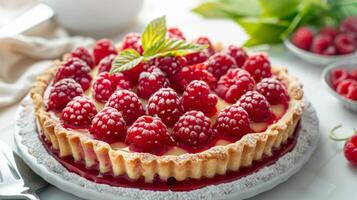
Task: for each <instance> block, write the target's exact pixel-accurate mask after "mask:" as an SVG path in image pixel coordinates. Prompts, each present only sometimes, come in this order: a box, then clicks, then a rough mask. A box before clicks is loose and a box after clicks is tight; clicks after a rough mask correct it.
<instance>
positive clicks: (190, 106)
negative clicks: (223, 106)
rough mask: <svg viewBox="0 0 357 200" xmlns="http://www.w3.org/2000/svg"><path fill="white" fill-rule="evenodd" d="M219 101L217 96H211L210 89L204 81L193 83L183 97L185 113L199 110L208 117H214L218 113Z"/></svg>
mask: <svg viewBox="0 0 357 200" xmlns="http://www.w3.org/2000/svg"><path fill="white" fill-rule="evenodd" d="M217 101H218V98H217V96H216V95H215V94H210V88H209V86H208V85H207V83H206V82H204V81H197V80H194V81H192V82H191V83H190V84H189V85H188V86H187V87H186V89H185V92H184V93H183V95H182V104H183V107H184V108H185V111H190V110H198V111H202V112H203V113H205V114H206V115H207V116H213V115H214V114H215V113H216V112H217V108H216V104H217Z"/></svg>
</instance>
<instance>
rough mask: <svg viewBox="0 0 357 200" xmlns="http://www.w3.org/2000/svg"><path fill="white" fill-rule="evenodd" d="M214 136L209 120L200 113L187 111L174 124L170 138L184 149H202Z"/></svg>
mask: <svg viewBox="0 0 357 200" xmlns="http://www.w3.org/2000/svg"><path fill="white" fill-rule="evenodd" d="M215 136H216V133H215V130H214V129H213V128H212V127H211V120H210V119H209V118H208V117H206V116H205V115H204V114H203V112H201V111H196V110H194V111H189V112H186V113H185V114H184V115H182V116H181V117H180V119H179V120H178V121H177V122H176V124H175V126H174V128H173V131H172V137H173V139H174V141H175V142H177V143H178V144H179V145H180V146H183V147H184V148H187V147H188V148H189V149H191V148H193V149H197V148H202V147H206V145H207V144H208V143H209V142H210V141H211V140H212V139H213V138H214V137H215Z"/></svg>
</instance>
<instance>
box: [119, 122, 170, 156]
mask: <svg viewBox="0 0 357 200" xmlns="http://www.w3.org/2000/svg"><path fill="white" fill-rule="evenodd" d="M125 142H126V143H127V144H129V145H130V146H129V148H130V149H131V150H133V151H138V152H148V153H152V154H156V155H162V154H164V153H165V152H166V150H167V147H168V146H171V145H172V140H171V138H170V136H169V132H168V130H167V127H166V126H165V124H164V123H162V122H161V120H160V118H158V117H151V116H141V117H139V118H138V119H137V120H136V121H135V122H134V124H133V125H132V126H131V127H130V128H129V129H128V135H127V137H126V140H125Z"/></svg>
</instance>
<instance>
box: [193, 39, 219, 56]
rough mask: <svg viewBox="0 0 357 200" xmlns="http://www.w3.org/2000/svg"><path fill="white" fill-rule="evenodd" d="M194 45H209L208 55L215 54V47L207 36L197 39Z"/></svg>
mask: <svg viewBox="0 0 357 200" xmlns="http://www.w3.org/2000/svg"><path fill="white" fill-rule="evenodd" d="M194 43H196V44H200V45H207V46H208V47H207V49H206V50H207V51H208V55H209V56H211V55H213V54H214V53H215V50H214V47H213V45H212V42H211V40H209V39H208V37H206V36H201V37H199V38H197V39H196V40H195V41H194Z"/></svg>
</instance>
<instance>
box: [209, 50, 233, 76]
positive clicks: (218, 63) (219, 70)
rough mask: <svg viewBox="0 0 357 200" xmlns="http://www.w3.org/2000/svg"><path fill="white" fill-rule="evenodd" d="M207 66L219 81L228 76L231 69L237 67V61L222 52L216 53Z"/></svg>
mask: <svg viewBox="0 0 357 200" xmlns="http://www.w3.org/2000/svg"><path fill="white" fill-rule="evenodd" d="M205 64H206V65H207V69H208V71H209V72H211V73H212V74H213V76H214V77H216V78H217V79H219V78H220V77H221V76H223V75H224V74H226V73H227V71H228V70H229V69H231V68H234V67H236V66H237V65H236V62H235V60H234V59H233V58H232V57H231V56H230V55H227V54H225V53H221V52H218V53H215V54H214V55H213V56H211V57H210V58H209V59H208V60H207V61H206V63H205Z"/></svg>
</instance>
